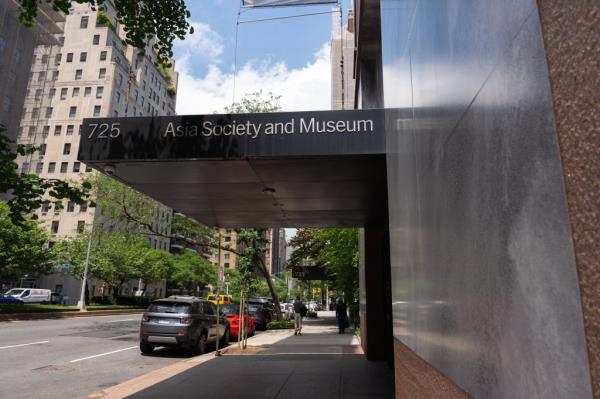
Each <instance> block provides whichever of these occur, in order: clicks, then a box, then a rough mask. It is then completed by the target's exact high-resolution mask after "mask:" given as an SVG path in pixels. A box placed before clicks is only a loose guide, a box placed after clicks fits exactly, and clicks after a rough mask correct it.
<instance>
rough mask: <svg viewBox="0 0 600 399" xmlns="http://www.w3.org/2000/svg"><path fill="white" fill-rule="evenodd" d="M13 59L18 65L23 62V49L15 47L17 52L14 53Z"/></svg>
mask: <svg viewBox="0 0 600 399" xmlns="http://www.w3.org/2000/svg"><path fill="white" fill-rule="evenodd" d="M13 60H14V61H15V64H17V65H19V64H20V63H21V51H20V50H19V49H15V52H14V53H13Z"/></svg>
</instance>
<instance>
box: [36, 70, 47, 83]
mask: <svg viewBox="0 0 600 399" xmlns="http://www.w3.org/2000/svg"><path fill="white" fill-rule="evenodd" d="M44 80H46V72H44V71H42V72H40V73H39V74H38V82H43V81H44Z"/></svg>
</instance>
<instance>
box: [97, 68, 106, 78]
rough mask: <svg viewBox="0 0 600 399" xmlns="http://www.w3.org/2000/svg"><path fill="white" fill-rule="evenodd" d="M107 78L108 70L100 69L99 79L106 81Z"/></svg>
mask: <svg viewBox="0 0 600 399" xmlns="http://www.w3.org/2000/svg"><path fill="white" fill-rule="evenodd" d="M105 77H106V68H100V71H98V79H104V78H105Z"/></svg>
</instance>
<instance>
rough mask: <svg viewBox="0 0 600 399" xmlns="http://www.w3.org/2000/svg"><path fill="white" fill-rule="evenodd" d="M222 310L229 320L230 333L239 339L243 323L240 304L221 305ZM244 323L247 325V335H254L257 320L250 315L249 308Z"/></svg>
mask: <svg viewBox="0 0 600 399" xmlns="http://www.w3.org/2000/svg"><path fill="white" fill-rule="evenodd" d="M221 312H222V313H223V314H224V315H225V316H226V317H227V320H228V321H229V335H230V336H231V337H235V338H236V339H237V336H238V333H239V330H240V324H241V318H240V305H221ZM244 323H245V325H246V334H248V335H247V336H248V337H251V336H253V335H254V332H255V331H256V320H255V319H254V317H252V316H250V315H248V308H246V314H245V315H244Z"/></svg>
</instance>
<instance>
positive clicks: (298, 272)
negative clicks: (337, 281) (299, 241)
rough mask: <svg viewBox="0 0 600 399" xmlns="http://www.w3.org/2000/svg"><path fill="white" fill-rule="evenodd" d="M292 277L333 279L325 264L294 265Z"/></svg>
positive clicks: (299, 278)
mask: <svg viewBox="0 0 600 399" xmlns="http://www.w3.org/2000/svg"><path fill="white" fill-rule="evenodd" d="M292 277H293V278H297V279H298V280H332V279H333V278H332V276H330V275H328V274H327V270H325V267H324V266H294V267H292Z"/></svg>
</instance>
